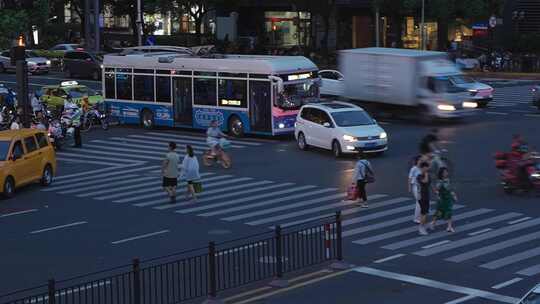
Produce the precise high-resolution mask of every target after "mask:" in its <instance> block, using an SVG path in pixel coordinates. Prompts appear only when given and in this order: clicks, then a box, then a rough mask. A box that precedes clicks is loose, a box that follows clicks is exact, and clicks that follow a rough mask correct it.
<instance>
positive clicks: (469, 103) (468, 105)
mask: <svg viewBox="0 0 540 304" xmlns="http://www.w3.org/2000/svg"><path fill="white" fill-rule="evenodd" d="M463 107H464V108H469V109H476V108H478V104H477V103H476V102H472V101H464V102H463Z"/></svg>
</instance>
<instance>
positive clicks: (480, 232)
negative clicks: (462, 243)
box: [467, 228, 493, 236]
mask: <svg viewBox="0 0 540 304" xmlns="http://www.w3.org/2000/svg"><path fill="white" fill-rule="evenodd" d="M491 230H493V229H491V228H486V229H482V230H479V231H475V232H471V233H469V234H467V235H468V236H475V235H479V234H482V233H486V232H488V231H491Z"/></svg>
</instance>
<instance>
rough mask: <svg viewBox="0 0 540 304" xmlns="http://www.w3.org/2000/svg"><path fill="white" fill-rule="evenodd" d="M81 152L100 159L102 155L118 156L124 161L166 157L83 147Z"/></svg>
mask: <svg viewBox="0 0 540 304" xmlns="http://www.w3.org/2000/svg"><path fill="white" fill-rule="evenodd" d="M81 152H82V153H84V155H93V156H94V158H97V159H100V158H101V155H107V156H116V157H118V160H120V161H124V160H130V161H141V160H139V159H137V158H141V159H144V160H149V159H150V160H163V158H164V157H157V156H148V155H139V154H130V155H126V154H125V153H118V152H109V151H103V150H95V149H81ZM164 153H165V152H164Z"/></svg>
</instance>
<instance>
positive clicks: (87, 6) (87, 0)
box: [84, 0, 92, 47]
mask: <svg viewBox="0 0 540 304" xmlns="http://www.w3.org/2000/svg"><path fill="white" fill-rule="evenodd" d="M91 16H92V15H91V14H90V0H84V44H85V47H91V45H90V40H91V39H92V35H91V33H92V30H91V29H90V24H91V23H90V17H91Z"/></svg>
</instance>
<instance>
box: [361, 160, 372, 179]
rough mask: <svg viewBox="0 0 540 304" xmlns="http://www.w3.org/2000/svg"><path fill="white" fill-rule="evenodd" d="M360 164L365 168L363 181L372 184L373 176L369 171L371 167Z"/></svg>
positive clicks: (364, 163)
mask: <svg viewBox="0 0 540 304" xmlns="http://www.w3.org/2000/svg"><path fill="white" fill-rule="evenodd" d="M362 164H363V165H364V167H365V168H366V170H365V176H364V180H365V181H366V183H368V184H371V183H374V182H375V174H373V171H372V170H371V167H370V166H369V165H368V164H367V163H366V162H362Z"/></svg>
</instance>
